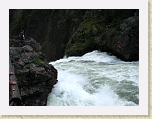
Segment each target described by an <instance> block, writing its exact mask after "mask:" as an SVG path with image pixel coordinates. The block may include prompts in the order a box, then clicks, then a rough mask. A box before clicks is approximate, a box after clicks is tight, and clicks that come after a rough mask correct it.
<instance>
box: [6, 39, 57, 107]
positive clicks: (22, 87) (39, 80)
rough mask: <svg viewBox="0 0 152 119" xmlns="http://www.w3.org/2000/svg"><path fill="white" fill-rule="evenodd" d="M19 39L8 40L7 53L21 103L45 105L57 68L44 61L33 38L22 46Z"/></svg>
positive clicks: (54, 81) (55, 81) (54, 80)
mask: <svg viewBox="0 0 152 119" xmlns="http://www.w3.org/2000/svg"><path fill="white" fill-rule="evenodd" d="M18 46H19V40H17V39H10V40H9V53H10V54H9V55H10V59H11V62H12V64H13V67H14V71H15V72H14V73H15V75H16V77H17V84H18V87H19V91H20V94H21V98H22V105H25V106H45V105H46V104H47V97H48V94H49V93H50V92H51V90H52V88H53V85H55V84H56V83H57V70H56V69H55V68H54V67H53V66H52V65H51V64H48V63H47V62H46V61H45V55H44V54H42V53H41V46H40V44H39V43H37V42H36V41H35V40H34V39H33V38H29V39H26V41H25V45H24V46H23V47H18Z"/></svg>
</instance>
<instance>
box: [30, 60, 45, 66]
mask: <svg viewBox="0 0 152 119" xmlns="http://www.w3.org/2000/svg"><path fill="white" fill-rule="evenodd" d="M41 62H44V61H43V60H41V59H37V60H35V61H33V63H34V64H36V65H37V64H39V63H41Z"/></svg>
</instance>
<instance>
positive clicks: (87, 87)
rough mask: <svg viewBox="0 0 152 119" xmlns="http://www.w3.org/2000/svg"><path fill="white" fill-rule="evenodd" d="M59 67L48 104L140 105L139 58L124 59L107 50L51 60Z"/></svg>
mask: <svg viewBox="0 0 152 119" xmlns="http://www.w3.org/2000/svg"><path fill="white" fill-rule="evenodd" d="M50 63H51V64H52V65H53V66H54V67H55V68H56V69H57V70H58V83H57V84H56V85H54V88H53V89H52V92H51V93H50V94H49V96H48V100H47V106H137V105H139V86H138V85H139V83H138V82H139V62H138V61H136V62H124V61H122V60H120V59H118V58H117V57H115V56H113V55H110V54H108V53H106V52H100V51H97V50H96V51H92V52H89V53H86V54H85V55H83V56H81V57H79V56H77V57H76V56H74V57H68V58H67V57H64V58H63V59H60V60H57V61H55V62H50Z"/></svg>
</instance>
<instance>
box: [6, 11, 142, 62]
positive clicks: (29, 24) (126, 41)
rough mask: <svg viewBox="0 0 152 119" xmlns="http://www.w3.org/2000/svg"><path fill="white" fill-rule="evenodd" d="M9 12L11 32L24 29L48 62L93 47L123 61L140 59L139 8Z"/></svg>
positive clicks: (14, 32)
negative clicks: (39, 47)
mask: <svg viewBox="0 0 152 119" xmlns="http://www.w3.org/2000/svg"><path fill="white" fill-rule="evenodd" d="M9 12H10V17H9V18H10V21H9V22H10V35H17V34H18V32H19V31H20V30H21V29H24V30H25V35H26V36H31V37H33V38H34V39H35V40H36V41H38V42H39V43H40V44H41V46H42V52H43V53H44V54H46V56H47V57H46V60H47V61H52V60H57V59H60V58H62V57H63V56H64V55H65V54H67V55H68V56H71V55H83V54H84V53H87V52H89V51H92V50H95V49H100V50H101V51H106V52H110V53H112V54H114V55H116V56H117V57H119V58H121V59H122V60H125V61H132V60H138V59H139V16H138V12H139V10H136V9H126V10H124V9H114V10H112V9H107V10H104V9H100V10H98V9H97V10H91V9H89V10H86V9H81V10H78V9H75V10H72V9H71V10H68V9H65V10H59V9H50V10H46V9H45V10H44V9H43V10H30V9H29V10H11V9H10V11H9ZM127 19H128V20H127ZM127 50H128V52H125V51H127ZM130 52H131V54H128V53H130Z"/></svg>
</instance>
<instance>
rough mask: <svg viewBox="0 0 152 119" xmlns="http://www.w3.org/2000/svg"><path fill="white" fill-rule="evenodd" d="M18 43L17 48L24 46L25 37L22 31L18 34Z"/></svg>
mask: <svg viewBox="0 0 152 119" xmlns="http://www.w3.org/2000/svg"><path fill="white" fill-rule="evenodd" d="M19 36H20V43H19V47H22V46H23V45H24V39H25V36H24V30H21V33H20V35H19Z"/></svg>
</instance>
